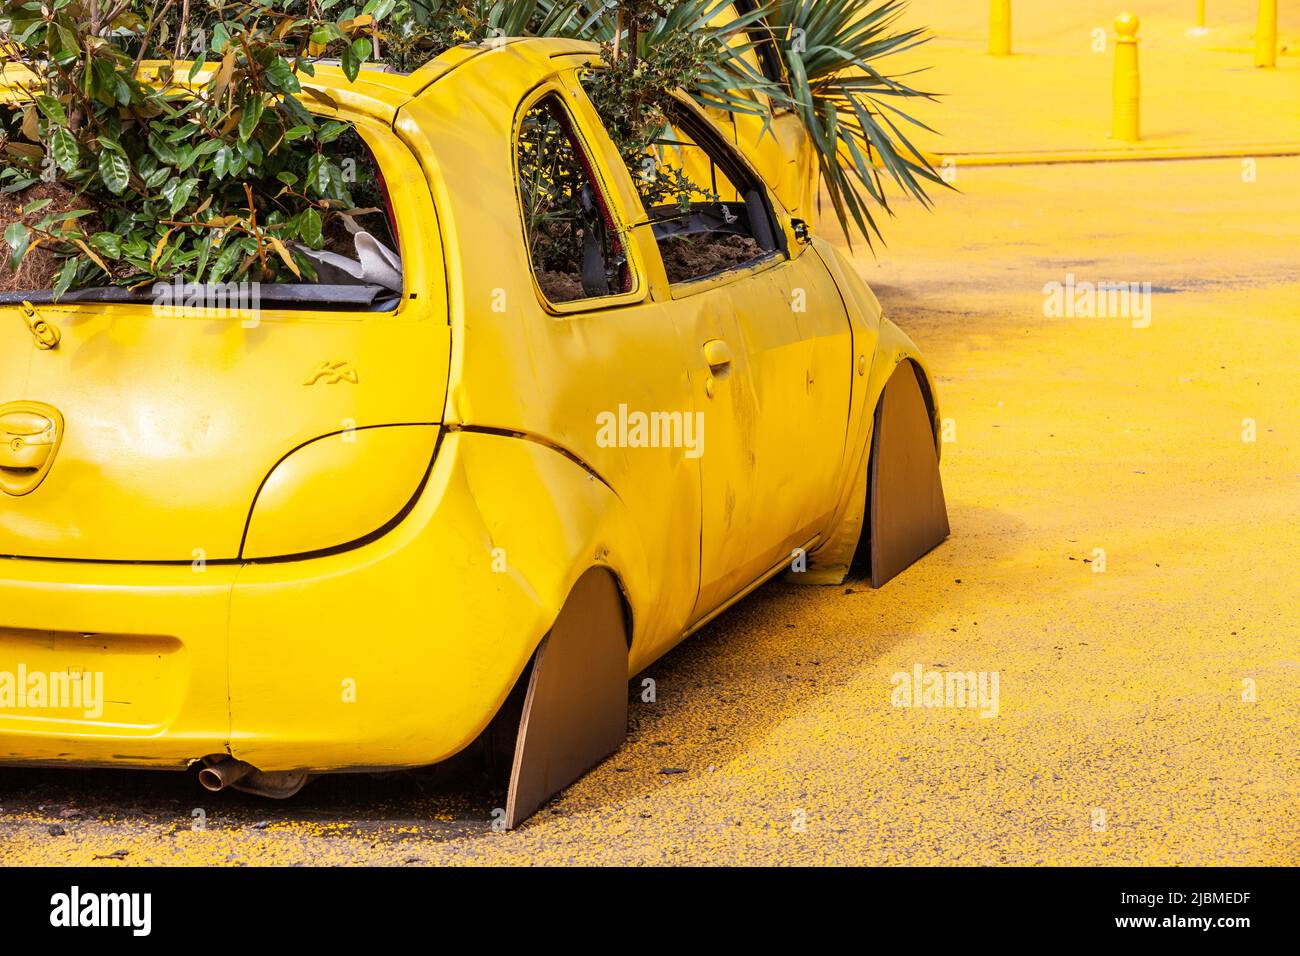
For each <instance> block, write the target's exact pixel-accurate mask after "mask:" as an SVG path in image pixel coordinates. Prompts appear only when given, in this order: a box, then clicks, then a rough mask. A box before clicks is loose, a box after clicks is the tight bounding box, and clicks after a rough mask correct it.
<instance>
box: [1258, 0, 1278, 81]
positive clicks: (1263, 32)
mask: <svg viewBox="0 0 1300 956" xmlns="http://www.w3.org/2000/svg"><path fill="white" fill-rule="evenodd" d="M1255 65H1256V66H1262V67H1272V66H1277V0H1259V18H1258V19H1257V20H1256V21H1255Z"/></svg>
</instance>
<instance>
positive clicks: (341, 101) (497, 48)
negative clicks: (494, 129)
mask: <svg viewBox="0 0 1300 956" xmlns="http://www.w3.org/2000/svg"><path fill="white" fill-rule="evenodd" d="M507 49H508V50H509V51H510V53H511V54H513V56H512V57H511V58H512V59H513V60H514V61H515V66H514V68H515V69H517V68H518V67H519V66H520V65H521V64H520V63H519V60H520V59H522V60H523V61H524V64H523V65H531V66H535V67H537V68H538V69H539V72H544V71H545V70H546V68H547V66H548V65H549V61H551V60H553V59H555V58H556V57H564V56H574V55H586V56H592V55H598V54H599V47H598V46H597V45H596V44H594V43H589V42H586V41H582V40H570V39H565V38H552V37H545V38H539V37H499V38H494V39H492V40H488V41H486V42H484V43H467V44H462V45H460V46H455V47H452V48H451V49H449V50H447V51H446V52H444V53H442V54H440V55H439V56H437V57H436V58H434V59H433V60H430V61H429V62H428V63H426V64H424V65H423V66H421V67H420V68H419V69H417V70H413V71H411V72H410V73H401V72H397V71H394V70H391V69H389V68H388V67H387V66H385V65H384V64H380V63H367V64H364V65H363V66H362V67H361V70H360V72H359V73H358V74H357V78H356V79H355V80H349V79H348V78H347V76H346V75H345V74H344V72H343V69H342V67H341V66H339V65H338V63H337V61H332V60H318V61H316V62H315V63H313V67H314V69H315V75H314V76H305V75H302V74H299V80H300V82H301V83H302V87H303V94H304V98H305V99H307V100H312V101H314V104H315V105H317V106H323V107H325V108H326V111H327V112H328V111H331V110H330V108H331V107H333V106H337V107H338V108H339V109H340V110H341V111H343V112H346V113H356V114H360V115H362V116H368V117H371V118H373V119H377V120H380V121H382V122H384V123H387V124H389V125H391V124H392V122H393V121H394V119H395V118H396V116H397V111H398V110H399V109H401V108H402V106H403V105H404V104H406V103H407V102H409V101H410V100H412V99H414V98H415V97H417V96H419V95H420V93H422V92H423V91H424V90H426V89H428V88H429V87H430V86H432V85H433V84H435V83H442V82H451V81H450V80H448V78H449V77H453V76H454V75H455V73H456V70H457V67H460V66H462V65H463V64H465V63H468V62H469V61H471V60H474V59H477V58H479V57H481V56H488V55H492V54H494V53H500V52H502V51H504V50H507ZM169 65H172V64H170V62H169V61H166V60H146V61H145V62H143V63H141V64H140V78H141V80H143V81H145V82H148V81H149V80H152V79H155V78H156V77H157V76H158V72H159V70H161V69H162V68H163V67H166V66H169ZM191 66H192V61H178V62H177V63H176V64H175V75H176V76H177V77H188V76H189V71H190V67H191ZM217 66H218V64H217V63H216V62H209V63H207V64H206V65H205V66H204V67H203V68H202V69H200V70H199V72H198V73H196V74H195V76H194V78H193V80H192V81H187V82H185V83H183V84H182V85H185V86H189V85H201V84H203V83H206V82H207V81H208V80H209V79H210V78H211V76H212V72H213V71H214V70H215V69H216V68H217ZM539 78H540V77H539ZM33 79H34V77H33V76H32V74H31V73H30V71H28V70H27V69H25V68H23V67H17V66H13V65H11V66H9V67H7V68H6V69H5V70H3V71H2V72H0V102H11V101H13V100H15V99H18V98H19V96H20V95H21V89H20V86H21V85H22V84H26V83H30V82H31V81H32V80H33ZM466 95H472V91H467V94H466Z"/></svg>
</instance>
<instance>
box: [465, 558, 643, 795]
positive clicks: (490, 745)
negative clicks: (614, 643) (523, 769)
mask: <svg viewBox="0 0 1300 956" xmlns="http://www.w3.org/2000/svg"><path fill="white" fill-rule="evenodd" d="M593 571H600V572H604V573H606V574H608V575H609V577H610V578H611V579H612V580H613V582H614V586H615V587H616V588H617V589H618V594H619V598H620V601H621V604H622V610H623V636H624V640H625V641H626V642H627V647H628V650H629V651H630V650H631V648H632V633H633V627H632V602H631V601H630V600H629V599H628V596H627V589H626V588H624V587H623V579H622V578H621V577H620V576H619V575H618V573H617V572H616V571H615V570H614V569H613V568H611V567H609V566H608V565H604V564H596V565H592V566H591V567H589V568H588V569H587V570H586V571H584V572H583V573H582V574H580V575H578V578H577V580H578V581H581V580H582V579H583V578H584V577H586V576H587V575H588V574H591V573H592V572H593ZM576 588H577V582H576V581H575V583H574V586H573V588H570V593H569V596H567V597H565V599H564V604H562V605H561V606H560V608H559V610H558V611H556V615H555V616H556V619H558V618H559V616H560V615H561V614H562V613H563V612H564V609H565V607H567V606H568V603H569V601H570V600H571V598H572V594H573V590H574V589H576ZM547 633H548V634H549V633H550V630H549V629H548V630H547ZM545 637H546V635H545V634H544V635H542V639H541V640H538V642H537V647H534V648H533V653H532V654H531V655H530V656H529V658H528V663H527V664H525V665H524V669H523V670H522V671H521V672H520V674H519V677H518V678H517V679H516V680H515V683H514V686H513V687H512V688H511V689H510V693H509V694H507V695H506V699H505V700H504V701H503V702H502V704H501V706H500V707H499V708H498V709H497V712H496V714H495V715H494V716H493V717H492V720H491V721H490V722H489V723H488V725H487V727H486V728H484V730H483V732H482V733H481V734H479V736H478V739H476V740H475V741H474V743H473V744H471V745H470V748H469V749H471V750H474V751H475V752H476V753H478V755H479V756H480V758H481V760H482V761H483V764H484V766H485V769H486V770H487V772H488V774H489V776H490V777H491V778H492V780H493V781H494V782H497V781H500V782H502V783H504V782H505V781H506V780H507V779H508V778H509V776H510V768H511V763H512V761H513V759H514V753H515V741H516V739H517V738H518V735H519V724H520V719H521V718H522V716H523V711H524V701H525V699H526V698H527V695H528V684H529V682H530V680H531V679H532V674H533V666H534V665H535V664H536V662H537V650H538V648H540V647H541V644H542V640H544V639H545Z"/></svg>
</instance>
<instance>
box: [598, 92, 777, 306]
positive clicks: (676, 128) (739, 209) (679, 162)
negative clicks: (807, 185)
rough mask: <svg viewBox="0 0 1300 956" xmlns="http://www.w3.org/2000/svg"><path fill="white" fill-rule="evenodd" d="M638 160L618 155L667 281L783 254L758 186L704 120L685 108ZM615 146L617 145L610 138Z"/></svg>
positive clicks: (673, 112) (672, 113) (670, 116)
mask: <svg viewBox="0 0 1300 956" xmlns="http://www.w3.org/2000/svg"><path fill="white" fill-rule="evenodd" d="M666 116H667V122H666V123H665V125H664V126H663V128H662V129H661V130H660V131H659V133H658V135H657V136H656V137H655V140H654V143H653V145H652V146H651V147H650V149H649V150H648V151H647V153H646V154H645V155H644V156H641V155H637V156H628V155H626V154H625V155H624V161H625V162H626V163H627V166H628V173H629V174H630V175H631V177H632V181H633V183H634V184H635V185H636V187H637V191H638V192H639V193H640V195H641V200H642V204H643V205H644V206H645V209H646V212H647V214H648V216H649V219H650V224H651V228H652V229H653V230H654V237H655V241H656V243H657V245H658V246H659V252H660V254H661V255H662V257H663V262H664V269H665V271H666V272H667V273H668V281H669V282H672V283H681V282H692V281H695V280H697V279H704V278H709V277H711V276H716V275H720V274H725V273H727V272H729V271H734V270H739V269H744V268H746V267H748V266H752V265H755V264H756V263H759V262H762V261H763V260H765V259H768V258H770V257H772V256H774V255H777V254H779V253H780V252H781V251H782V248H781V244H780V240H779V237H780V236H781V235H782V234H781V233H780V231H779V230H778V228H777V223H776V218H775V215H774V213H773V210H772V206H771V203H770V200H769V199H768V195H767V190H766V189H765V188H764V186H763V183H762V181H761V180H760V179H759V178H758V176H757V175H755V174H754V173H753V172H752V171H751V170H750V169H749V167H748V166H747V165H746V164H745V162H744V160H742V159H741V158H740V156H739V154H738V153H736V152H735V150H734V148H733V147H732V146H731V145H730V144H729V143H727V141H726V140H725V139H724V138H723V137H722V135H721V134H720V133H719V132H718V130H717V129H716V128H715V127H714V126H713V124H712V123H710V122H709V121H708V120H707V119H705V118H704V117H703V116H701V115H700V114H699V113H697V112H696V111H694V110H692V109H691V108H690V107H689V106H687V105H686V104H684V103H677V104H676V105H674V106H670V107H669V108H668V110H667V111H666ZM616 142H617V140H616Z"/></svg>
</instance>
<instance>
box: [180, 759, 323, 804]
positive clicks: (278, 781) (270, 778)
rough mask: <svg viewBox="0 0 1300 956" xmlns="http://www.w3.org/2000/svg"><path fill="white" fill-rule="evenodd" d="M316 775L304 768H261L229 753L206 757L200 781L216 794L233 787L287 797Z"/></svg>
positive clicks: (255, 792)
mask: <svg viewBox="0 0 1300 956" xmlns="http://www.w3.org/2000/svg"><path fill="white" fill-rule="evenodd" d="M311 778H312V775H311V774H309V773H306V772H303V771H300V770H258V769H257V768H256V767H254V766H253V765H252V764H251V763H245V762H244V761H243V760H236V759H235V758H234V757H231V756H229V755H226V754H213V755H212V756H210V757H204V758H203V769H202V770H200V771H199V783H201V784H202V785H203V787H204V789H205V790H211V791H212V792H213V793H216V792H217V791H219V790H225V789H226V788H227V787H233V788H234V789H235V790H239V791H242V792H243V793H252V794H256V795H257V796H259V797H270V798H271V799H272V800H284V799H287V798H288V797H292V796H293V795H294V794H296V793H297V792H298V791H299V790H301V789H302V788H303V787H304V786H306V785H307V782H308V781H310V780H311Z"/></svg>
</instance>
